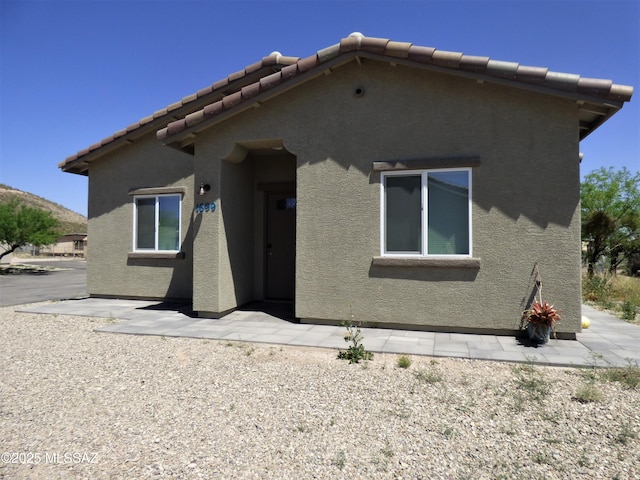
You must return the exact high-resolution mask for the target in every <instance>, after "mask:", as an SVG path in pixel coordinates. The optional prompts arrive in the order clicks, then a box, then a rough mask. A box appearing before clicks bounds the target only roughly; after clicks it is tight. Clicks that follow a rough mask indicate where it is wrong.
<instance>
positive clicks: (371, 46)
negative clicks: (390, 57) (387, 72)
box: [360, 37, 389, 55]
mask: <svg viewBox="0 0 640 480" xmlns="http://www.w3.org/2000/svg"><path fill="white" fill-rule="evenodd" d="M388 43H389V39H388V38H373V37H362V39H361V41H360V50H362V51H363V52H369V53H376V54H378V55H384V54H385V53H386V51H387V44H388Z"/></svg>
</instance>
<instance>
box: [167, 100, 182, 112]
mask: <svg viewBox="0 0 640 480" xmlns="http://www.w3.org/2000/svg"><path fill="white" fill-rule="evenodd" d="M181 106H182V102H175V103H172V104H171V105H169V106H168V107H167V112H170V111H172V110H177V109H178V108H180V107H181Z"/></svg>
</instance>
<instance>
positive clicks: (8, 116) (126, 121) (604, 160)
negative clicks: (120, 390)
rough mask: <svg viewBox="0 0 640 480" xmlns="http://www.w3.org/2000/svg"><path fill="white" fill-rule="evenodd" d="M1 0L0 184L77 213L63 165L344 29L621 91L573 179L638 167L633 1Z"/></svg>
mask: <svg viewBox="0 0 640 480" xmlns="http://www.w3.org/2000/svg"><path fill="white" fill-rule="evenodd" d="M0 2H1V3H0V5H1V10H0V35H1V37H0V40H1V43H0V45H1V51H0V62H1V63H0V79H1V80H0V81H1V84H0V92H1V103H0V183H4V184H7V185H10V186H12V187H14V188H18V189H20V190H25V191H28V192H31V193H34V194H36V195H40V196H42V197H45V198H47V199H49V200H52V201H54V202H56V203H59V204H61V205H64V206H65V207H67V208H70V209H72V210H74V211H76V212H79V213H82V214H85V215H86V212H87V193H88V192H87V179H86V177H83V176H79V175H73V174H68V173H62V172H61V171H60V170H59V169H58V168H57V164H58V163H59V162H61V161H63V160H64V159H65V158H66V157H68V156H70V155H72V154H74V153H75V152H77V151H78V150H81V149H83V148H85V147H88V146H89V145H91V144H93V143H95V142H97V141H99V140H101V139H102V138H104V137H107V136H109V135H111V134H112V133H114V132H116V131H117V130H120V129H122V128H124V127H126V126H127V125H130V124H132V123H134V122H136V121H137V120H139V119H140V118H142V117H145V116H146V115H148V114H150V113H152V112H154V111H156V110H159V109H161V108H163V107H165V106H167V105H169V104H170V103H173V102H175V101H177V100H179V99H181V98H183V97H185V96H187V95H189V94H191V93H194V92H196V91H197V90H199V89H201V88H203V87H205V86H208V85H210V84H212V83H214V82H215V81H217V80H219V79H221V78H224V77H226V76H227V75H228V74H230V73H232V72H235V71H238V70H241V69H243V68H244V67H245V66H247V65H249V64H251V63H254V62H255V61H257V60H260V59H261V58H262V57H263V56H266V55H268V54H269V53H271V52H272V51H275V50H277V51H280V52H281V53H282V54H284V55H291V56H299V57H306V56H308V55H311V54H313V53H315V52H316V51H317V50H320V49H322V48H324V47H327V46H329V45H333V44H335V43H337V42H339V40H340V39H341V38H343V37H346V36H348V35H349V34H350V33H351V32H354V31H359V32H362V33H364V34H365V35H367V36H371V37H383V38H390V39H393V40H398V41H408V42H412V43H414V44H417V45H423V46H430V47H435V48H438V49H441V50H452V51H458V52H464V53H465V54H469V55H483V56H488V57H491V58H493V59H497V60H506V61H514V62H518V63H520V64H523V65H533V66H544V67H548V68H549V69H550V70H554V71H559V72H567V73H577V74H579V75H581V76H583V77H595V78H606V79H612V80H613V81H614V82H615V83H619V84H624V85H633V86H634V88H635V89H636V92H635V94H634V97H633V98H632V100H631V102H630V103H628V104H626V105H625V107H624V108H623V109H622V111H620V112H619V113H617V114H616V115H615V116H614V117H613V118H611V119H610V120H609V121H608V122H607V123H605V124H604V125H603V126H601V127H600V128H598V129H597V130H596V131H595V132H594V133H592V134H591V135H590V136H589V137H588V138H587V139H586V140H584V141H583V142H582V144H581V151H582V152H584V160H583V162H582V165H581V169H582V174H583V175H584V174H585V173H588V172H589V171H592V170H594V169H597V168H599V167H601V166H606V167H608V166H614V167H616V168H621V167H622V166H626V167H627V168H629V169H630V170H632V171H638V170H639V169H640V107H639V105H640V98H639V97H640V93H639V92H638V88H639V87H640V63H639V62H640V60H639V59H640V33H639V29H640V2H638V1H637V0H622V1H616V0H612V1H607V0H598V1H581V0H555V1H538V0H530V1H516V0H513V1H510V0H502V1H482V0H476V1H455V0H450V1H403V0H397V1H375V0H369V1H339V2H338V1H335V2H334V1H304V0H298V1H269V0H262V1H257V2H254V1H241V0H239V1H232V2H228V1H202V0H201V1H151V0H148V1H147V0H133V1H116V0H114V1H111V0H84V1H59V0H50V1H47V0H43V1H16V0H0Z"/></svg>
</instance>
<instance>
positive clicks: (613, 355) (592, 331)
mask: <svg viewBox="0 0 640 480" xmlns="http://www.w3.org/2000/svg"><path fill="white" fill-rule="evenodd" d="M16 310H17V311H21V312H29V313H43V314H57V315H79V316H88V317H98V318H104V319H108V320H109V324H107V325H104V326H102V327H99V328H97V329H96V331H98V332H104V333H122V334H134V335H161V336H170V337H191V338H205V339H214V340H221V341H239V342H258V343H268V344H280V345H293V346H312V347H322V348H331V349H343V350H344V349H346V348H347V346H348V345H347V343H346V342H345V341H344V334H345V332H346V330H345V328H344V327H337V326H330V325H313V324H308V323H307V324H300V323H297V322H296V321H294V320H290V319H287V318H286V315H285V314H280V313H276V314H274V315H270V314H269V313H265V312H264V311H259V310H255V311H252V310H250V309H243V310H238V311H235V312H232V313H230V314H228V315H227V316H225V317H222V318H220V319H205V318H199V317H197V316H195V315H194V314H193V312H191V311H190V310H189V309H188V308H186V307H185V306H184V305H171V304H163V303H158V302H151V301H137V300H117V299H99V298H86V299H80V300H66V301H61V302H50V303H42V304H37V305H33V306H30V307H16ZM583 315H585V316H586V317H588V318H589V319H590V320H591V328H589V329H588V330H584V331H583V332H582V333H578V334H577V340H575V341H574V340H555V339H552V340H550V341H549V343H547V344H546V345H541V346H533V345H527V344H525V342H522V341H521V339H519V338H516V337H510V336H496V335H474V334H461V333H442V332H420V331H410V330H397V329H380V328H362V329H361V333H362V335H363V343H364V346H365V348H367V349H368V350H370V351H373V352H377V353H394V354H407V355H428V356H436V357H458V358H474V359H480V360H492V361H509V362H529V361H533V362H535V363H540V364H545V365H558V366H570V367H573V366H592V365H593V364H594V362H595V363H597V364H598V365H600V366H625V365H628V364H629V362H632V363H633V362H636V363H639V364H640V326H638V325H632V324H629V323H626V322H624V321H622V320H619V319H617V318H615V317H613V316H612V315H610V314H607V313H605V312H601V311H598V310H596V309H594V308H591V307H589V306H586V305H585V306H583ZM114 321H117V322H118V323H113V322H114Z"/></svg>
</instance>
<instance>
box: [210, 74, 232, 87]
mask: <svg viewBox="0 0 640 480" xmlns="http://www.w3.org/2000/svg"><path fill="white" fill-rule="evenodd" d="M227 85H229V77H227V78H223V79H221V80H218V81H217V82H216V83H214V84H213V85H211V88H212V89H213V90H219V89H221V88H224V87H226V86H227Z"/></svg>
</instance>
